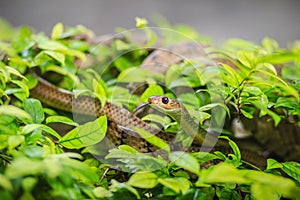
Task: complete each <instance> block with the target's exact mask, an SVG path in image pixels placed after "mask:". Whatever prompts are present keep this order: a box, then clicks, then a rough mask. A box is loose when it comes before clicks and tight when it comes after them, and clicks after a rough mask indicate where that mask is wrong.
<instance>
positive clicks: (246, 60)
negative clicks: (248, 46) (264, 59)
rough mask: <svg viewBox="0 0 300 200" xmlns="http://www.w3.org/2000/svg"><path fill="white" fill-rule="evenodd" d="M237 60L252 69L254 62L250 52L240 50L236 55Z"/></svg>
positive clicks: (253, 56)
mask: <svg viewBox="0 0 300 200" xmlns="http://www.w3.org/2000/svg"><path fill="white" fill-rule="evenodd" d="M236 55H237V58H238V60H239V61H240V62H241V63H242V64H243V65H244V66H246V67H249V68H252V67H253V66H254V62H255V55H254V53H253V52H251V51H247V50H241V51H238V52H237V53H236Z"/></svg>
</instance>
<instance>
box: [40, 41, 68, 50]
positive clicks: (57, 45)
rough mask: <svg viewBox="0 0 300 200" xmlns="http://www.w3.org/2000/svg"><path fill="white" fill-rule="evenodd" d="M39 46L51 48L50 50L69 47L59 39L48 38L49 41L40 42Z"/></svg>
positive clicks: (44, 48) (46, 48) (45, 48)
mask: <svg viewBox="0 0 300 200" xmlns="http://www.w3.org/2000/svg"><path fill="white" fill-rule="evenodd" d="M38 47H39V48H40V49H43V50H49V51H54V50H66V49H68V48H67V47H66V46H65V45H63V44H61V43H59V42H57V41H52V40H47V41H43V42H41V43H38Z"/></svg>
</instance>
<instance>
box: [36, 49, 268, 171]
mask: <svg viewBox="0 0 300 200" xmlns="http://www.w3.org/2000/svg"><path fill="white" fill-rule="evenodd" d="M203 54H206V53H205V51H204V50H203V48H202V47H201V46H199V44H196V43H184V44H177V45H172V46H170V47H168V48H167V49H163V50H162V49H158V50H156V51H154V52H153V53H152V54H150V56H148V57H147V58H146V59H145V61H144V62H143V63H142V65H141V67H142V68H144V69H149V70H150V69H151V70H153V71H155V73H162V74H164V73H165V72H166V70H167V69H168V67H169V66H170V65H172V64H176V63H178V62H180V61H182V60H183V59H185V58H193V57H197V56H198V55H203ZM30 94H31V97H34V98H37V99H39V100H41V101H42V102H43V103H44V104H47V105H48V106H51V107H54V108H57V109H60V110H64V111H68V112H76V113H79V114H84V115H90V114H91V113H92V114H95V115H96V116H102V115H106V116H107V119H108V120H109V121H111V122H113V123H114V124H116V125H118V126H120V127H125V128H128V129H132V130H134V127H138V128H141V129H144V130H147V131H148V132H150V133H152V134H156V136H158V137H160V138H162V139H164V140H166V141H170V140H172V139H173V138H174V136H173V135H171V134H167V133H162V132H161V131H160V130H158V129H156V128H154V127H153V126H151V125H149V124H148V123H146V122H144V121H142V120H141V119H140V118H138V117H136V116H135V115H133V114H132V113H130V112H129V111H128V110H126V109H125V108H121V107H119V106H118V105H115V104H113V103H110V102H106V103H105V105H104V107H101V103H100V101H98V100H96V99H94V98H91V97H88V96H78V97H76V98H74V94H73V93H72V92H70V91H66V90H63V89H60V88H57V87H56V86H54V85H52V84H49V83H48V82H46V81H44V80H43V79H41V78H39V82H38V84H37V86H36V87H35V88H33V89H32V90H31V93H30ZM74 99H76V101H75V102H76V109H75V110H74V108H73V105H72V102H73V100H74ZM112 132H113V131H112ZM107 134H108V137H111V138H113V140H116V141H115V143H116V144H122V143H124V141H125V143H127V144H128V145H132V146H133V147H135V148H136V149H137V150H139V151H141V152H148V151H151V145H149V144H148V143H147V142H145V141H143V139H139V140H137V141H131V139H133V140H135V139H134V138H132V137H128V138H127V139H126V138H125V139H124V138H122V137H127V136H124V135H118V134H119V133H116V134H115V135H114V133H110V131H108V133H107ZM118 140H123V142H120V141H118ZM191 149H192V151H197V150H199V148H197V146H195V145H194V146H193V147H192V148H191ZM242 155H243V153H242ZM244 159H245V160H247V161H249V162H253V163H255V164H257V165H258V166H259V167H261V168H262V167H264V166H265V159H264V158H263V157H262V156H260V155H258V154H255V153H253V152H252V153H245V154H244Z"/></svg>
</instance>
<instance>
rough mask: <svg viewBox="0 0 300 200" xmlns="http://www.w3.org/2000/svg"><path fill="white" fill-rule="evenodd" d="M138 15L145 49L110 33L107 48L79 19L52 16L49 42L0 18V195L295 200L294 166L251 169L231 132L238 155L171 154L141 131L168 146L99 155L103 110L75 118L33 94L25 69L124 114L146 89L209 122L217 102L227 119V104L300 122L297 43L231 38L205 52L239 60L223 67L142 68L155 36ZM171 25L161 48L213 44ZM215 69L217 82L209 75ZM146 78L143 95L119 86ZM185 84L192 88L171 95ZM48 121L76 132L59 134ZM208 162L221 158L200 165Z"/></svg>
mask: <svg viewBox="0 0 300 200" xmlns="http://www.w3.org/2000/svg"><path fill="white" fill-rule="evenodd" d="M136 21H137V27H138V28H139V30H142V31H144V32H145V33H146V35H147V36H148V37H149V38H151V40H149V41H148V43H147V44H139V43H137V42H135V41H134V40H130V37H129V36H128V38H127V39H128V40H121V39H115V40H114V41H112V42H111V45H110V46H109V47H108V46H106V45H101V44H100V45H99V44H96V43H93V42H90V41H89V40H88V39H91V38H93V37H94V34H93V33H92V31H91V30H89V29H87V28H85V27H83V26H76V27H64V26H63V24H61V23H58V24H56V25H55V26H54V28H53V30H52V33H51V37H47V36H46V35H45V34H43V33H34V32H32V30H30V29H29V28H28V27H26V26H24V27H21V28H20V29H14V28H12V27H11V26H10V25H8V24H7V23H6V22H4V21H2V20H1V21H0V22H1V23H0V26H1V27H0V28H1V30H2V28H3V30H4V29H5V32H6V33H10V34H9V35H11V37H8V34H0V39H1V40H0V59H1V61H0V96H1V99H0V118H1V119H0V141H1V142H0V150H1V152H0V161H1V164H0V171H1V174H0V199H53V198H59V199H102V198H103V199H119V198H120V197H122V198H128V199H145V198H155V199H214V198H216V197H217V198H219V199H251V198H254V199H267V198H269V199H280V198H282V197H284V198H292V199H297V198H299V196H300V187H299V184H300V178H299V177H300V166H299V163H297V162H292V161H290V162H277V161H276V160H274V159H269V160H268V165H267V168H266V169H265V170H264V171H261V170H259V169H256V168H255V167H254V169H247V168H246V167H245V165H244V164H243V163H244V162H243V160H241V152H240V151H239V148H238V146H237V145H236V144H235V142H234V141H232V140H231V139H229V138H228V137H226V136H222V138H224V139H225V140H227V141H228V142H229V144H230V146H231V148H232V152H233V154H228V155H225V154H223V153H221V152H214V153H205V152H196V153H187V152H182V151H171V149H170V147H169V146H168V144H167V143H166V142H165V141H163V140H162V139H161V138H159V137H157V136H154V135H150V136H151V137H149V134H150V133H148V132H147V131H145V130H137V131H138V133H139V134H140V136H141V137H142V138H145V140H146V141H147V142H149V143H150V144H152V145H154V146H156V147H159V148H161V149H163V150H164V151H163V152H164V153H162V154H159V155H157V156H152V155H149V154H144V153H140V152H138V151H137V150H136V149H134V148H132V147H130V146H127V145H120V146H118V147H116V148H112V149H110V150H109V152H108V153H106V154H105V158H104V159H102V160H101V161H99V160H98V159H97V157H93V155H94V154H96V155H97V153H99V152H97V148H96V147H95V146H97V145H96V144H98V143H99V142H100V141H102V140H104V138H105V133H106V131H107V125H108V124H107V118H106V116H102V117H99V118H98V119H94V121H89V122H86V123H83V124H82V123H81V122H77V121H76V120H75V119H73V118H72V116H70V115H69V114H68V113H64V112H61V111H59V110H53V109H51V108H49V107H47V106H46V105H43V104H42V102H40V101H39V100H38V99H34V98H30V90H31V89H32V88H33V87H34V86H35V85H36V84H37V80H36V78H35V76H33V75H32V73H31V72H32V71H38V70H39V71H40V72H41V73H42V74H45V73H46V74H47V78H48V79H49V80H50V81H52V82H54V83H56V84H57V85H58V86H59V87H61V88H64V89H68V90H72V89H75V90H74V93H75V95H81V94H87V95H93V96H95V97H96V98H98V99H99V100H100V101H101V102H102V105H104V104H105V102H107V101H110V102H112V103H115V104H118V105H122V106H123V107H126V108H128V109H129V110H130V111H132V110H133V109H134V108H135V107H137V105H138V104H139V103H140V102H145V101H146V100H147V98H148V97H149V96H153V95H165V96H168V97H178V98H179V99H180V100H181V102H182V103H183V104H184V105H185V107H186V108H187V110H188V112H189V113H190V114H191V115H192V116H193V117H194V118H195V119H196V120H197V121H198V122H199V123H200V124H201V125H203V124H204V121H206V120H213V109H214V108H215V107H220V108H222V109H224V110H226V112H227V118H230V117H231V115H232V113H233V110H234V111H235V112H236V113H238V114H239V115H243V116H245V117H247V118H250V119H252V118H253V117H254V115H255V113H256V112H257V111H259V117H262V116H269V117H270V119H272V120H273V123H274V125H275V126H276V125H278V124H279V123H280V121H282V120H286V119H287V117H288V116H293V117H295V118H296V119H299V117H300V104H299V100H300V99H299V91H300V86H299V83H300V78H299V77H300V74H299V73H300V70H299V69H300V60H299V58H300V46H299V42H297V41H295V42H294V43H293V44H292V45H291V47H290V48H289V49H282V48H279V46H278V44H277V42H276V41H274V40H272V39H270V38H265V39H264V40H263V41H262V44H261V45H256V44H252V43H250V42H247V41H243V40H239V39H232V40H228V41H226V43H225V45H224V47H223V48H222V49H217V50H215V51H214V52H217V53H214V54H212V55H211V57H210V58H208V59H211V58H212V59H214V58H215V57H218V58H222V59H226V60H227V61H230V62H231V63H233V64H234V66H232V65H230V64H228V62H221V63H222V64H221V65H220V66H219V65H212V66H207V65H203V63H206V62H205V61H197V60H190V61H185V62H182V63H180V64H178V65H174V66H171V67H170V68H169V70H168V71H167V73H166V76H162V75H157V74H151V73H149V72H147V71H145V70H143V69H140V68H138V67H137V66H139V65H140V64H141V63H142V61H143V60H144V58H145V57H146V56H147V55H148V54H149V53H150V52H149V51H148V49H147V47H149V46H151V45H153V44H155V43H156V42H157V40H158V38H159V37H157V36H156V34H157V33H155V31H153V30H152V29H150V28H148V27H147V21H146V20H145V19H141V18H137V19H136ZM173 28H174V29H175V30H178V31H180V32H181V34H178V33H176V31H173V32H164V34H163V35H162V38H163V41H165V43H166V44H172V43H174V42H178V41H182V40H186V39H187V38H185V37H184V36H183V35H184V34H186V35H188V39H193V40H195V41H202V42H205V43H206V42H207V41H208V40H207V39H206V38H204V37H202V36H199V35H198V34H196V32H195V31H194V30H193V29H192V28H190V27H187V26H183V25H180V26H177V27H173ZM125 33H126V32H125ZM183 33H184V34H183ZM178 35H179V36H178ZM125 36H127V35H126V34H125ZM86 38H88V39H86ZM203 38H204V40H203ZM143 45H144V46H143ZM78 63H79V64H78ZM85 65H91V67H90V68H86V66H85ZM78 66H79V69H78ZM103 66H104V67H103ZM214 74H217V75H218V78H221V79H218V80H219V81H220V80H221V82H222V84H218V83H217V82H214V81H212V80H213V75H214ZM145 80H146V82H147V88H146V90H144V92H143V93H142V94H141V95H136V94H132V93H131V91H130V90H129V89H128V88H127V87H126V86H124V83H129V82H130V83H132V82H141V81H145ZM206 85H207V86H209V87H205V86H206ZM182 87H189V88H192V91H196V94H194V93H193V92H190V91H188V92H184V93H180V94H175V92H174V91H176V89H179V88H182ZM208 88H209V89H208ZM214 96H217V97H219V98H220V97H221V98H225V104H223V103H222V102H214V101H213V98H212V97H214ZM232 105H233V107H234V109H232V107H231V106H232ZM143 119H144V120H146V121H152V122H154V123H155V124H156V125H157V124H160V125H161V126H162V127H163V128H164V130H165V131H167V132H173V133H177V132H178V131H180V127H178V124H177V123H176V122H174V121H172V119H171V118H170V117H168V116H161V115H158V114H157V113H154V114H150V115H147V116H144V118H143ZM297 123H298V126H300V122H299V121H298V122H297ZM55 124H65V125H67V126H68V127H71V128H72V130H70V131H67V133H66V134H64V135H63V134H62V133H61V132H60V131H59V130H58V129H56V128H55ZM94 147H95V148H94ZM111 161H112V162H111ZM216 161H218V162H216ZM220 161H222V162H221V163H219V162H220ZM214 162H216V163H219V164H211V166H208V167H206V168H203V167H202V166H205V164H207V163H214ZM111 163H113V164H111ZM115 166H118V169H122V170H123V171H124V172H121V171H118V170H116V169H115ZM200 166H201V167H200ZM120 174H121V175H120Z"/></svg>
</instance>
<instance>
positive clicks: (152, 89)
mask: <svg viewBox="0 0 300 200" xmlns="http://www.w3.org/2000/svg"><path fill="white" fill-rule="evenodd" d="M162 95H164V90H163V89H162V87H161V86H159V85H150V86H149V87H148V88H147V89H146V90H145V91H144V93H143V94H142V96H141V97H140V100H141V101H142V102H147V101H148V98H149V97H151V96H162Z"/></svg>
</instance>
